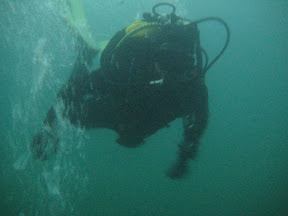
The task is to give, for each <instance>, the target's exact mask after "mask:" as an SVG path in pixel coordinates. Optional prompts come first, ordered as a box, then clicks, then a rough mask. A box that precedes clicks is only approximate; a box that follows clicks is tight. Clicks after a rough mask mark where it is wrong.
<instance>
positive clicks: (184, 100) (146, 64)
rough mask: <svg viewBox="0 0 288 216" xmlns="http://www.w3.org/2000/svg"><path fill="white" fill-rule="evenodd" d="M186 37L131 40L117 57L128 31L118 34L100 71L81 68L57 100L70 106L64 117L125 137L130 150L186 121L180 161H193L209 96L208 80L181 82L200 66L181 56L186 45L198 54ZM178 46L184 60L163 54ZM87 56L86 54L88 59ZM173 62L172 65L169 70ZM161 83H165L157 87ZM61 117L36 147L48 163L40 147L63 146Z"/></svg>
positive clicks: (48, 123) (49, 122) (51, 115)
mask: <svg viewBox="0 0 288 216" xmlns="http://www.w3.org/2000/svg"><path fill="white" fill-rule="evenodd" d="M170 33H171V34H170ZM181 33H183V34H184V33H185V30H183V31H182V32H181V31H180V32H179V31H177V30H173V29H172V30H171V29H169V32H168V33H167V34H166V35H169V34H170V37H168V36H164V37H161V36H157V37H156V36H155V37H154V38H150V37H131V38H129V40H128V41H127V42H125V44H124V45H123V46H121V47H120V48H119V49H118V50H117V53H116V54H115V47H116V46H117V44H118V43H119V41H120V40H121V39H122V38H123V37H124V36H125V29H124V30H122V31H120V32H118V33H117V34H116V35H115V36H114V37H113V38H112V39H111V40H110V42H109V44H108V45H107V47H106V48H105V50H104V51H103V52H102V54H101V60H100V64H101V65H100V68H99V69H98V70H96V71H94V72H92V73H89V71H88V70H87V69H86V66H85V63H83V62H81V61H77V62H76V63H75V66H74V71H73V73H72V75H71V77H70V79H69V81H68V83H67V84H66V85H64V86H63V88H62V89H61V90H60V92H59V93H58V99H57V100H58V101H59V100H60V101H63V103H64V105H65V106H64V110H63V111H62V112H63V113H62V116H63V117H64V118H68V119H69V120H70V121H71V123H72V124H76V125H79V126H80V127H83V128H87V129H92V128H109V129H112V130H114V131H116V132H117V133H118V134H119V139H118V140H117V142H118V143H120V144H121V145H123V146H127V147H136V146H138V145H139V144H141V143H143V140H144V139H145V138H146V137H148V136H150V135H152V134H154V133H155V132H156V131H158V130H159V129H161V128H163V127H165V126H167V125H168V124H169V123H170V122H171V121H173V120H175V119H176V118H183V124H184V138H183V141H182V145H180V154H179V158H180V161H182V162H183V163H184V162H185V161H187V160H188V158H192V159H193V158H194V157H195V154H196V152H197V149H198V144H199V139H200V137H201V135H202V134H203V132H204V130H205V127H206V125H207V120H208V94H207V89H206V86H205V79H204V75H201V74H196V75H195V74H190V75H191V77H192V78H193V79H190V81H189V82H182V80H181V79H179V80H181V81H179V82H178V81H177V80H178V78H179V76H180V77H181V76H182V77H184V76H186V75H185V74H184V73H182V71H181V70H185V71H189V70H190V71H194V70H195V68H194V66H193V65H191V64H190V63H191V61H192V62H193V61H194V59H193V57H192V56H191V59H189V63H188V60H187V65H188V66H187V65H186V63H185V61H184V60H183V55H182V50H181V46H182V45H183V47H184V46H187V47H188V48H189V46H191V47H190V48H189V49H187V50H190V51H189V52H195V51H194V48H193V47H192V43H193V39H191V38H187V37H186V36H183V38H184V39H185V40H186V38H187V41H182V40H183V38H182V36H181ZM179 35H180V37H179V38H177V37H178V36H179ZM188 37H190V36H189V35H188ZM191 40H192V42H191V45H190V41H191ZM174 42H175V43H174ZM178 43H179V46H180V48H179V47H178V49H180V50H181V54H179V55H178V54H177V55H174V54H173V55H172V56H169V55H165V54H162V53H165V52H166V46H168V47H169V44H173V46H172V51H171V52H173V49H175V46H176V47H177V46H178ZM182 43H183V44H182ZM161 46H162V47H164V48H163V49H162V50H160V51H159V49H158V48H157V49H154V48H155V47H161ZM183 49H184V48H183ZM185 49H186V47H185ZM155 50H156V51H155ZM167 50H168V49H167ZM161 52H162V53H161ZM169 52H170V51H169ZM171 52H170V53H171ZM159 53H160V54H159ZM85 54H86V53H84V54H83V53H80V55H82V57H83V55H85ZM189 58H190V57H189ZM79 59H81V58H79ZM167 61H170V62H168V63H167V65H166V62H167ZM158 63H159V65H164V67H162V66H160V67H162V68H161V70H158V71H157V67H158ZM189 64H190V66H189ZM165 65H166V66H165ZM170 66H171V68H172V69H171V68H170V69H167V70H168V71H170V72H169V73H168V72H167V73H166V74H163V73H162V72H161V71H164V72H165V71H166V67H167V68H169V67H170ZM185 67H188V68H185ZM163 68H164V69H163ZM159 71H160V72H159ZM171 71H172V72H171ZM190 75H189V76H190ZM192 75H193V76H192ZM191 77H190V78H191ZM155 80H156V81H157V80H162V81H163V83H162V84H155V83H151V81H155ZM56 116H57V115H56V114H55V108H54V107H51V109H50V110H49V112H48V114H47V117H46V119H45V120H44V125H45V126H44V127H43V129H42V130H41V131H40V132H39V133H38V134H37V135H36V136H35V138H34V141H33V144H32V146H33V147H34V149H36V151H35V152H36V157H38V158H42V159H46V156H47V155H46V154H44V153H43V147H39V146H41V144H42V143H43V142H45V140H46V141H47V139H48V140H49V139H50V140H51V139H52V141H53V142H54V143H57V142H58V139H59V137H58V135H57V129H55V128H57V124H58V120H57V117H56ZM45 134H46V135H45ZM47 134H48V135H47ZM45 136H46V138H45ZM43 137H44V138H43ZM55 146H56V145H55ZM37 148H38V150H37ZM56 148H57V147H55V151H56ZM178 169H179V168H178ZM174 172H175V171H174ZM176 172H181V171H179V170H178V171H176ZM173 175H177V173H176V174H171V176H172V177H173Z"/></svg>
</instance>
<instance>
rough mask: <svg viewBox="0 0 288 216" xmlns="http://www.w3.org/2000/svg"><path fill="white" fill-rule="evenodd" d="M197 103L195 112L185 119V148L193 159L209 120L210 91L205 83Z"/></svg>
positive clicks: (198, 91) (201, 87)
mask: <svg viewBox="0 0 288 216" xmlns="http://www.w3.org/2000/svg"><path fill="white" fill-rule="evenodd" d="M195 102H196V103H195V105H196V106H195V108H196V109H195V112H194V113H193V114H190V115H188V116H186V117H184V118H183V126H184V141H183V146H184V147H185V148H184V150H185V151H188V152H187V153H188V154H189V155H188V156H189V158H191V159H195V157H196V154H197V151H198V146H199V141H200V139H201V137H202V135H203V133H204V131H205V129H206V127H207V123H208V118H209V107H208V91H207V87H206V85H205V84H204V83H200V84H199V86H198V88H197V94H196V98H195ZM187 147H188V148H187Z"/></svg>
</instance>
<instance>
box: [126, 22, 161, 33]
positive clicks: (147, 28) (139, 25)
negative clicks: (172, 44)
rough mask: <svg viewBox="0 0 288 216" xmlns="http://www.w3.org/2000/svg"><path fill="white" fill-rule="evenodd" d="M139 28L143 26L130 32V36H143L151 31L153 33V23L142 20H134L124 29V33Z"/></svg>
mask: <svg viewBox="0 0 288 216" xmlns="http://www.w3.org/2000/svg"><path fill="white" fill-rule="evenodd" d="M139 28H143V29H142V30H140V31H137V32H136V33H135V34H132V35H131V37H145V36H147V35H149V34H151V33H155V30H156V29H155V25H151V24H150V23H147V22H144V21H135V22H134V23H132V24H131V25H130V26H128V27H127V28H126V29H125V32H126V35H128V34H130V33H132V32H133V31H136V30H137V29H139Z"/></svg>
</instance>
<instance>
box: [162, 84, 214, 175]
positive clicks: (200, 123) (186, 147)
mask: <svg viewBox="0 0 288 216" xmlns="http://www.w3.org/2000/svg"><path fill="white" fill-rule="evenodd" d="M195 97H196V98H195V105H196V106H195V108H196V109H195V111H194V112H193V113H191V114H190V115H187V116H185V117H184V118H183V126H184V138H183V141H182V142H181V144H180V145H179V153H178V156H177V160H176V162H175V163H174V164H173V165H172V166H171V167H170V168H169V170H168V172H167V175H168V176H169V177H170V178H173V179H177V178H183V177H185V176H186V175H187V174H188V161H189V159H195V158H196V155H197V152H198V147H199V144H200V138H201V136H202V135H203V133H204V131H205V129H206V126H207V123H208V117H209V109H208V91H207V88H206V86H205V83H204V81H201V83H199V86H198V87H197V94H196V96H195Z"/></svg>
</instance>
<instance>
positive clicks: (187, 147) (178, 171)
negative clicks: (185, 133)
mask: <svg viewBox="0 0 288 216" xmlns="http://www.w3.org/2000/svg"><path fill="white" fill-rule="evenodd" d="M197 144H198V143H187V142H182V143H181V144H180V145H179V153H178V156H177V159H176V161H175V162H174V163H173V164H172V165H171V166H170V168H169V169H168V171H167V172H166V175H167V176H168V177H170V178H171V179H181V178H185V177H186V176H187V175H188V171H189V159H194V158H195V155H196V149H195V146H198V145H197Z"/></svg>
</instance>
